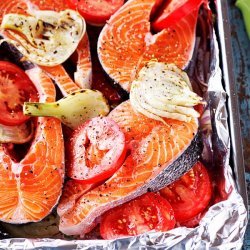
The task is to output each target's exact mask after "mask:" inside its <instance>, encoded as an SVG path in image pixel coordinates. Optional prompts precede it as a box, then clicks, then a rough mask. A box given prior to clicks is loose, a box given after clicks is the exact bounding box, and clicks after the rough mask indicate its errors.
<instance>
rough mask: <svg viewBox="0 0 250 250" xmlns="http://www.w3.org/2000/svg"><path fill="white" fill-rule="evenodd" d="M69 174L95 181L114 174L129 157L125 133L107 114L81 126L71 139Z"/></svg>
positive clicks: (82, 179) (73, 176)
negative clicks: (126, 157) (127, 156)
mask: <svg viewBox="0 0 250 250" xmlns="http://www.w3.org/2000/svg"><path fill="white" fill-rule="evenodd" d="M69 154H70V157H69V160H68V161H67V162H68V163H69V170H68V176H69V177H70V178H72V179H75V180H78V181H81V182H84V183H96V182H99V181H102V180H105V179H107V178H109V177H110V176H112V175H113V174H114V173H115V172H116V171H117V169H118V168H119V167H120V166H121V165H122V163H123V162H124V159H125V156H126V147H125V136H124V134H123V132H122V131H121V130H120V128H119V127H118V125H117V124H116V123H115V122H114V121H113V120H111V119H110V118H107V117H96V118H93V119H91V120H90V121H88V122H86V123H85V124H83V125H81V126H80V127H79V128H78V129H76V131H75V132H74V133H73V136H72V138H71V140H70V150H69Z"/></svg>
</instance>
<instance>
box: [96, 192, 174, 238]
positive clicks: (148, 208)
mask: <svg viewBox="0 0 250 250" xmlns="http://www.w3.org/2000/svg"><path fill="white" fill-rule="evenodd" d="M174 226H175V218H174V212H173V209H172V207H171V205H170V204H169V202H168V201H166V200H165V199H164V198H162V197H161V196H160V195H158V194H155V193H147V194H144V195H142V196H141V197H138V198H136V199H135V200H132V201H130V202H128V203H125V204H123V205H121V206H119V207H116V208H114V209H111V210H109V211H108V212H107V213H106V214H105V215H104V216H103V218H102V220H101V227H100V232H101V236H102V237H103V238H104V239H108V240H109V239H116V238H119V237H124V236H134V235H138V234H142V233H145V232H148V231H150V230H156V231H162V232H163V231H167V230H170V229H172V228H174Z"/></svg>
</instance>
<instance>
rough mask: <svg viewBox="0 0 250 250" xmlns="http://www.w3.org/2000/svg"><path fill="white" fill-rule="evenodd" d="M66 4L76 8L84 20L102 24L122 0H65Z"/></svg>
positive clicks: (122, 2)
mask: <svg viewBox="0 0 250 250" xmlns="http://www.w3.org/2000/svg"><path fill="white" fill-rule="evenodd" d="M66 2H67V4H68V6H69V7H70V8H72V9H77V10H78V11H79V13H80V14H81V15H82V16H83V17H84V19H85V20H86V22H88V23H90V24H92V25H97V26H98V25H104V24H105V22H106V21H107V20H108V19H109V18H110V17H111V15H113V14H114V13H115V12H116V11H117V10H118V9H119V8H120V7H121V6H122V5H123V4H124V0H98V1H94V0H66Z"/></svg>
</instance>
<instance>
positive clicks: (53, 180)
mask: <svg viewBox="0 0 250 250" xmlns="http://www.w3.org/2000/svg"><path fill="white" fill-rule="evenodd" d="M26 73H27V74H28V76H29V77H30V79H31V80H32V81H33V83H34V85H35V86H36V88H37V90H38V92H39V96H40V101H43V102H45V101H46V102H52V101H54V100H55V88H54V85H53V82H52V81H51V80H50V78H49V77H48V76H47V75H46V74H44V73H43V72H42V70H41V69H39V68H33V69H31V70H28V71H26ZM55 148H56V150H55ZM64 172H65V171H64V144H63V136H62V129H61V123H60V122H59V121H58V120H57V119H55V118H43V117H41V118H38V121H37V128H36V134H35V136H34V139H33V141H32V144H31V146H30V149H29V151H28V153H27V154H26V155H25V156H24V158H23V159H22V160H21V161H20V162H17V161H15V160H13V159H12V158H11V156H10V155H9V154H7V153H6V151H5V150H4V147H3V145H1V144H0V193H1V201H0V220H1V221H5V222H9V223H15V224H20V223H27V222H36V221H40V220H41V219H43V218H44V217H45V216H47V215H49V214H50V212H51V210H52V209H53V207H54V206H55V205H56V204H57V202H58V200H59V198H60V195H61V192H62V186H63V180H64Z"/></svg>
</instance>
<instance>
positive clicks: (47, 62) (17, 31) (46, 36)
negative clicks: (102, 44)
mask: <svg viewBox="0 0 250 250" xmlns="http://www.w3.org/2000/svg"><path fill="white" fill-rule="evenodd" d="M30 14H31V15H30V16H27V15H21V14H7V15H4V17H3V21H2V24H1V29H2V30H7V31H8V35H7V37H6V36H5V39H3V40H2V41H1V42H4V41H6V42H8V43H11V44H13V45H14V46H15V47H16V48H17V49H18V50H19V51H20V52H21V53H22V54H23V55H24V56H25V57H26V58H27V59H28V60H29V61H31V62H33V63H36V64H38V65H44V66H55V65H58V64H61V63H63V62H65V61H66V60H67V59H68V58H69V57H70V56H71V55H72V53H73V52H74V51H75V50H76V48H77V46H78V44H79V42H80V41H81V39H82V37H83V35H84V34H85V31H86V24H85V21H84V19H83V18H82V17H81V15H80V14H79V13H78V12H76V11H73V10H64V11H61V12H55V11H32V13H30Z"/></svg>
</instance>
